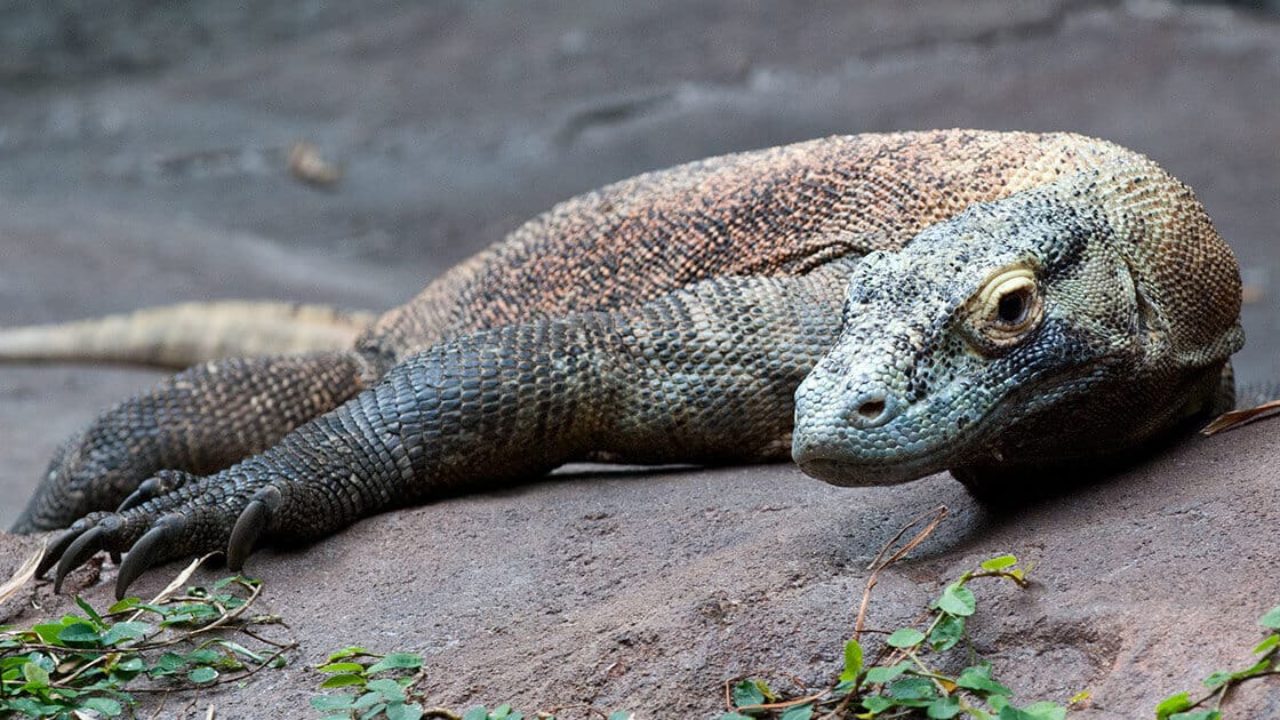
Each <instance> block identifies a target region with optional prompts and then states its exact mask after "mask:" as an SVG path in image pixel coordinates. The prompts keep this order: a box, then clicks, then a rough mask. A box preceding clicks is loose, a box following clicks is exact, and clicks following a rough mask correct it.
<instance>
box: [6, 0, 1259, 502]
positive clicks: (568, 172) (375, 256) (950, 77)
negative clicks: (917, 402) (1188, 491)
mask: <svg viewBox="0 0 1280 720" xmlns="http://www.w3.org/2000/svg"><path fill="white" fill-rule="evenodd" d="M952 126H967V127H978V128H990V129H1022V130H1073V131H1077V132H1081V133H1086V134H1090V135H1096V136H1099V137H1103V138H1107V139H1110V140H1114V141H1116V142H1119V143H1121V144H1124V145H1127V146H1130V147H1133V148H1135V149H1138V150H1140V151H1142V152H1145V153H1147V154H1149V155H1150V156H1152V157H1153V158H1155V159H1156V160H1157V161H1159V162H1160V163H1162V164H1163V165H1165V166H1166V167H1167V168H1168V169H1169V170H1171V171H1172V172H1173V173H1174V174H1175V175H1177V176H1178V177H1180V178H1182V179H1183V180H1185V181H1186V182H1188V183H1189V184H1191V185H1192V187H1194V188H1195V189H1196V191H1197V192H1198V193H1199V195H1200V197H1201V198H1202V199H1203V200H1204V202H1205V204H1206V205H1207V206H1208V208H1209V211H1210V214H1211V215H1212V216H1213V218H1214V219H1215V220H1216V222H1217V225H1218V227H1219V229H1220V231H1221V232H1222V234H1223V235H1224V236H1225V237H1226V238H1227V239H1228V241H1229V242H1230V243H1231V244H1232V245H1233V246H1234V247H1235V248H1236V250H1237V252H1238V253H1239V256H1240V259H1241V262H1242V265H1243V267H1244V273H1245V280H1246V283H1247V285H1248V300H1249V304H1248V306H1247V307H1246V311H1245V321H1246V328H1247V331H1248V333H1249V345H1248V347H1247V348H1246V350H1245V351H1244V352H1243V353H1242V354H1241V355H1240V356H1239V357H1240V359H1239V363H1238V366H1237V367H1238V371H1239V374H1240V376H1241V377H1242V378H1244V379H1245V380H1246V381H1249V380H1258V379H1263V378H1280V354H1278V353H1277V348H1278V346H1280V343H1278V342H1277V340H1276V338H1277V337H1278V336H1280V315H1278V314H1277V312H1276V311H1277V309H1280V287H1278V286H1277V283H1280V246H1278V245H1277V243H1278V241H1280V2H1276V1H1275V0H1266V1H1262V2H1249V3H1237V4H1203V3H1171V2H1160V1H1155V0H1129V1H1125V2H1103V1H1095V0H974V1H972V2H968V1H967V2H956V1H955V0H919V1H913V2H903V1H902V0H862V1H859V2H849V1H848V0H839V1H834V0H833V1H831V2H741V1H739V0H722V1H720V2H689V1H688V0H666V1H660V2H644V3H616V2H608V3H605V2H589V1H584V2H573V3H571V2H528V1H525V2H518V3H517V2H510V3H507V2H496V1H479V0H476V1H472V2H446V1H440V2H430V3H421V2H403V1H397V0H365V1H364V2H360V3H351V2H345V1H343V0H260V1H259V2H255V3H251V4H250V3H231V2H222V1H219V0H180V1H175V2H151V1H146V0H119V1H118V2H113V3H101V2H98V3H94V2H87V1H74V2H73V1H70V0H57V1H53V0H51V1H48V2H30V1H29V0H28V1H23V0H0V324H14V323H26V322H35V321H47V320H55V319H69V318H74V317H80V316H85V315H95V314H100V313H103V312H110V311H118V310H125V309H130V308H133V307H137V306H140V305H147V304H156V303H162V302H171V301H178V300H186V299H205V298H216V297H250V298H286V299H296V300H307V301H321V302H329V303H336V304H340V305H346V306H350V307H366V308H370V309H375V310H380V309H384V308H387V307H390V306H393V305H396V304H398V303H400V302H403V301H404V300H406V299H407V298H409V297H410V296H412V295H413V294H414V293H415V292H416V291H417V290H418V289H419V288H420V287H421V286H422V285H423V284H424V283H425V282H426V281H427V280H428V279H430V278H431V277H433V276H434V275H436V274H437V273H439V272H440V271H441V270H442V269H443V268H445V267H447V266H448V265H450V264H452V263H454V262H456V261H458V260H460V259H461V258H463V257H465V256H466V255H468V254H470V253H471V252H474V251H475V250H477V249H478V248H480V247H482V246H483V245H486V244H488V243H490V242H492V241H494V240H497V239H499V238H501V237H502V235H503V234H504V233H506V232H507V231H509V230H511V229H512V228H514V227H516V226H517V225H518V224H519V223H520V222H521V221H523V220H525V219H527V218H529V217H530V216H532V215H534V214H536V213H538V212H540V211H542V210H544V209H546V208H548V207H550V206H551V205H552V204H554V203H555V202H557V201H559V200H561V199H564V198H567V197H569V196H572V195H574V194H576V193H579V192H582V191H585V190H588V189H590V188H593V187H596V186H599V185H602V184H605V183H608V182H610V181H612V180H616V179H620V178H623V177H626V176H628V175H632V174H635V173H638V172H642V171H646V170H651V169H655V168H661V167H665V166H670V165H673V164H676V163H680V162H684V161H688V160H694V159H697V158H701V157H705V156H709V155H715V154H719V153H725V152H732V151H736V150H744V149H750V148H757V147H763V146H769V145H777V144H781V143H787V142H792V141H798V140H804V139H809V138H813V137H818V136H823V135H829V134H834V133H859V132H870V131H886V130H900V129H920V128H933V127H952ZM300 143H301V145H300ZM291 156H292V170H291ZM156 377H157V376H156V375H155V374H154V373H152V372H150V371H145V370H131V369H119V368H106V369H85V368H65V367H64V368H53V369H35V368H0V438H3V442H4V445H5V451H4V460H5V462H4V463H3V464H0V497H6V498H13V500H5V501H3V502H0V524H4V525H7V524H8V522H9V521H10V520H11V519H12V517H13V515H14V514H16V512H17V509H18V507H17V506H18V504H19V503H20V502H21V501H22V499H24V498H25V496H26V494H27V492H28V491H29V488H30V487H32V486H33V485H34V483H35V481H36V480H37V479H38V477H39V475H40V473H41V472H42V471H43V468H44V464H45V462H46V461H47V459H48V457H49V455H50V454H51V453H52V451H53V449H54V447H55V446H56V444H57V443H59V442H61V440H62V439H63V438H65V437H66V436H67V435H68V434H70V433H71V432H72V431H74V430H75V429H76V428H78V427H79V426H81V425H82V424H84V423H85V422H87V421H88V420H89V419H90V418H91V417H93V415H95V414H96V413H97V411H98V410H100V409H101V408H102V407H104V406H106V405H109V404H111V403H112V402H114V401H116V400H118V399H120V398H121V397H123V396H125V395H127V394H129V393H131V392H134V391H136V390H137V389H139V388H141V387H144V386H146V385H149V384H151V383H152V382H154V379H155V378H156Z"/></svg>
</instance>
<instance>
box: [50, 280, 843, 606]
mask: <svg viewBox="0 0 1280 720" xmlns="http://www.w3.org/2000/svg"><path fill="white" fill-rule="evenodd" d="M847 271H848V266H847V265H845V264H843V263H838V264H833V265H830V266H827V267H824V268H821V269H819V270H816V271H814V272H812V273H810V274H809V275H807V276H803V277H779V278H723V279H718V280H712V281H707V282H703V283H699V284H697V285H694V286H691V287H690V288H688V289H686V290H682V291H679V292H676V293H673V294H671V295H668V296H665V297H663V298H660V299H657V300H654V301H652V302H650V303H648V304H645V305H643V306H641V307H639V308H636V309H633V310H629V311H624V312H618V313H611V314H604V313H599V314H583V315H576V316H570V317H567V318H564V319H559V320H547V321H539V322H532V323H527V324H521V325H512V326H508V327H503V328H498V329H494V330H487V331H483V332H479V333H476V334H473V335H468V336H464V337H460V338H456V339H453V340H451V341H448V342H445V343H441V344H439V345H437V346H435V347H433V348H431V349H430V350H427V351H425V352H423V353H421V354H419V355H416V356H414V357H412V358H411V359H409V360H407V361H405V362H403V363H402V364H400V365H399V366H397V367H395V368H394V369H392V370H391V371H390V372H388V373H387V374H386V376H385V377H384V378H383V379H382V381H381V382H380V383H379V384H378V385H376V386H375V387H373V388H371V389H370V390H368V391H366V392H363V393H361V394H359V395H358V396H356V397H355V398H353V399H352V400H350V401H348V402H347V403H346V404H344V405H342V406H341V407H339V408H338V409H337V410H335V411H333V412H330V413H328V414H325V415H323V416H321V417H319V418H316V419H315V420H313V421H311V422H308V423H306V424H305V425H303V426H301V427H299V428H298V429H297V430H295V431H294V432H292V433H290V434H289V435H288V436H286V437H285V438H284V439H283V440H282V441H281V442H280V443H279V444H277V445H276V446H274V447H272V448H270V449H269V450H267V451H266V452H264V453H262V454H260V455H257V456H254V457H251V458H248V459H247V460H244V461H242V462H240V463H238V464H236V465H234V466H232V467H230V468H227V469H225V470H223V471H221V472H218V473H216V474H213V475H210V476H208V477H203V478H191V479H190V480H189V482H185V483H183V484H181V485H179V486H178V487H176V488H175V489H174V490H173V491H172V492H169V493H168V494H165V495H162V496H159V497H156V498H152V499H150V500H147V501H146V502H143V503H141V504H140V505H138V506H137V507H133V508H130V509H127V510H125V511H123V512H119V513H93V514H90V515H88V516H87V517H85V518H83V519H82V520H80V521H79V522H77V523H76V524H75V525H74V526H72V529H71V530H70V531H69V532H68V534H67V538H70V540H68V541H66V542H65V543H63V544H62V547H64V548H65V547H66V546H67V544H70V545H71V547H70V548H69V549H68V550H67V551H66V554H65V555H64V556H63V558H62V561H61V562H60V563H59V567H58V577H59V579H61V577H62V576H64V575H65V574H66V573H67V572H68V571H69V570H71V569H72V568H74V567H76V566H77V565H79V564H80V563H82V562H84V561H85V560H86V559H87V558H88V557H89V556H90V555H92V554H93V553H94V552H96V551H98V550H103V549H105V550H110V551H126V550H127V551H128V552H129V554H128V556H127V557H126V558H125V560H124V563H123V564H122V565H121V568H120V575H119V577H118V579H117V593H118V594H123V592H124V590H125V589H126V588H127V587H128V585H129V583H130V582H132V581H133V580H134V579H135V578H136V577H137V575H138V574H139V573H141V572H142V571H143V570H145V569H146V568H147V567H149V566H151V565H153V564H155V563H158V562H161V561H164V560H168V559H173V558H178V557H183V556H188V555H192V554H199V553H205V552H210V551H215V550H223V549H226V550H227V559H228V564H229V565H230V566H231V568H232V569H238V568H239V567H240V566H241V564H242V563H243V562H244V560H245V558H246V557H247V556H248V554H249V553H250V552H251V551H252V550H253V548H254V547H255V546H256V545H257V544H258V543H259V542H260V541H263V540H277V541H282V540H287V541H290V542H296V541H305V540H309V539H314V538H319V537H323V536H326V535H329V534H332V533H333V532H334V531H336V530H338V529H339V528H342V527H344V526H346V525H348V524H350V523H352V522H354V521H355V520H357V519H359V518H361V517H365V516H368V515H371V514H373V513H376V512H379V511H382V510H385V509H387V508H392V507H396V506H402V505H406V504H410V503H415V502H419V501H422V500H424V499H428V498H431V497H433V496H438V495H439V494H441V493H442V492H457V491H459V490H462V489H474V488H479V487H484V486H492V485H495V484H498V483H503V482H509V481H512V480H515V479H519V478H527V477H529V476H533V475H537V474H541V473H544V472H546V471H548V470H550V469H552V468H554V467H556V466H557V465H560V464H562V463H564V462H566V461H569V460H573V459H575V458H581V457H585V456H586V455H587V454H589V453H595V452H606V453H609V454H610V455H612V456H615V457H618V458H619V459H621V460H623V461H629V462H672V461H681V462H725V461H742V460H760V459H781V458H785V457H787V456H788V455H789V450H790V433H791V427H792V422H793V414H794V407H793V395H794V392H795V389H796V387H797V386H798V385H799V383H800V381H801V380H802V379H803V378H804V376H805V375H806V374H807V373H808V372H809V370H810V369H811V368H812V367H813V366H814V364H815V363H816V362H817V361H818V359H819V358H820V357H821V356H822V354H823V353H824V352H825V351H826V349H827V348H828V347H829V346H830V345H831V343H832V342H834V340H835V338H836V335H837V333H838V331H839V326H840V307H841V302H842V299H843V297H844V282H843V279H844V277H845V275H846V274H847Z"/></svg>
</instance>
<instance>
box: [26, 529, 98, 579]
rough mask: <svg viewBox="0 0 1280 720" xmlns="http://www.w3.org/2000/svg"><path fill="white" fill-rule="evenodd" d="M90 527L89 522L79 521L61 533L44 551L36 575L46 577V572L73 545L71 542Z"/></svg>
mask: <svg viewBox="0 0 1280 720" xmlns="http://www.w3.org/2000/svg"><path fill="white" fill-rule="evenodd" d="M89 527H90V526H89V524H88V523H84V522H78V523H76V524H74V525H72V526H71V527H70V528H69V529H68V530H66V531H65V532H63V533H62V534H61V535H59V536H58V539H57V540H54V541H53V543H52V544H50V545H49V547H48V548H47V549H46V550H45V551H44V557H42V558H40V564H39V565H37V566H36V577H38V578H39V577H44V576H45V573H47V572H49V570H50V569H52V568H53V566H54V565H57V564H58V560H60V559H61V558H62V556H63V555H65V554H66V552H67V548H69V547H71V543H73V542H75V541H76V538H78V537H80V536H81V535H83V534H84V533H85V531H87V530H88V529H89Z"/></svg>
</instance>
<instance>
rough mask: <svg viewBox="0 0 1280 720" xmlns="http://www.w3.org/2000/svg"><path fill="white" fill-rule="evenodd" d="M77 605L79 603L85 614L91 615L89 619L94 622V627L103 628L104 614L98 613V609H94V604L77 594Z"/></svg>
mask: <svg viewBox="0 0 1280 720" xmlns="http://www.w3.org/2000/svg"><path fill="white" fill-rule="evenodd" d="M76 605H79V606H80V609H81V610H83V611H84V614H85V615H87V616H89V620H90V621H91V622H92V623H93V625H94V627H96V628H101V627H102V626H103V622H104V621H103V619H102V616H101V615H99V614H98V611H97V610H94V609H93V606H92V605H90V604H89V603H88V602H86V601H85V599H84V598H82V597H80V596H79V595H77V596H76Z"/></svg>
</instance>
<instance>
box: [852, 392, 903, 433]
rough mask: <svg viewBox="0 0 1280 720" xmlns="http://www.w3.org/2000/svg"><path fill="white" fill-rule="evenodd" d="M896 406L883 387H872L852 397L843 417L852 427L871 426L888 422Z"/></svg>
mask: <svg viewBox="0 0 1280 720" xmlns="http://www.w3.org/2000/svg"><path fill="white" fill-rule="evenodd" d="M896 407H897V404H896V403H892V402H890V400H889V394H888V393H887V392H886V391H885V390H884V389H874V390H869V391H866V392H863V393H861V394H859V395H858V396H856V397H854V398H852V399H851V401H850V402H849V405H848V410H847V411H846V413H847V414H846V415H845V417H846V418H848V420H849V422H850V423H852V424H853V426H854V427H859V428H873V427H877V426H880V425H883V424H885V423H887V422H889V420H890V419H891V418H892V417H893V415H894V414H895V408H896Z"/></svg>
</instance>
